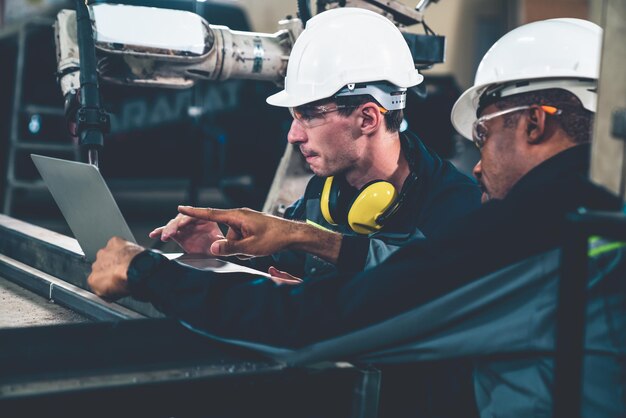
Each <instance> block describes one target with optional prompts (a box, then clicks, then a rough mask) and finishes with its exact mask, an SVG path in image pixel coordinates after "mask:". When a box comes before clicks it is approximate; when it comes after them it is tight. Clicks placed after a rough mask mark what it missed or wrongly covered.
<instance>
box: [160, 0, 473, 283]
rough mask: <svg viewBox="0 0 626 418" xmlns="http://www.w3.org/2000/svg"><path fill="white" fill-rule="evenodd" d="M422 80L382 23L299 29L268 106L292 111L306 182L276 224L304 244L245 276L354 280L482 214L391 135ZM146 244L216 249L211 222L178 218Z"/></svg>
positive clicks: (325, 17)
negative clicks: (288, 223)
mask: <svg viewBox="0 0 626 418" xmlns="http://www.w3.org/2000/svg"><path fill="white" fill-rule="evenodd" d="M422 80H423V77H422V75H421V74H419V73H418V71H417V70H416V69H415V65H414V62H413V58H412V56H411V52H410V50H409V48H408V46H407V44H406V41H405V40H404V38H403V36H402V34H401V33H400V31H399V30H398V28H396V27H395V26H394V25H393V24H392V23H391V22H390V21H389V20H388V19H386V18H385V17H383V16H380V15H378V14H376V13H373V12H371V11H368V10H364V9H358V8H341V9H335V10H330V11H327V12H325V13H321V14H319V15H317V16H315V17H314V18H312V19H311V20H309V21H308V22H307V26H306V29H305V30H304V32H303V33H302V34H301V35H300V37H299V38H298V39H297V41H296V42H295V45H294V47H293V50H292V52H291V54H290V57H289V65H288V68H287V75H286V80H285V88H284V90H282V91H281V92H279V93H277V94H275V95H273V96H271V97H269V98H268V99H267V102H268V103H269V104H271V105H274V106H280V107H284V108H288V109H289V110H290V112H291V114H292V116H293V118H294V120H293V122H292V124H291V129H290V130H289V134H288V137H287V139H288V141H289V143H290V144H293V145H295V146H298V147H299V150H300V151H301V153H302V154H303V156H304V157H305V158H306V162H307V163H308V165H309V166H310V168H311V170H312V171H313V172H314V174H315V176H314V177H313V178H312V179H311V180H310V182H309V184H308V186H307V188H306V192H305V194H304V196H303V197H302V198H301V199H299V200H298V201H297V202H296V203H295V204H294V205H293V206H291V207H290V208H288V210H287V211H286V214H285V218H287V219H291V220H298V221H303V222H306V226H305V225H303V226H304V227H305V228H307V231H306V232H305V233H307V234H308V235H309V236H310V238H311V239H310V244H309V245H308V246H307V247H306V248H303V247H298V243H297V242H295V240H294V242H292V244H293V245H291V246H290V248H288V249H286V250H283V251H281V252H279V253H275V254H272V256H271V257H264V258H257V259H255V260H253V261H251V263H252V264H253V266H254V267H256V268H258V269H262V270H268V269H270V273H271V274H272V275H274V276H280V277H283V278H293V277H292V276H291V275H295V276H304V277H315V276H321V275H324V274H328V273H332V272H335V271H336V270H337V269H340V270H349V271H360V270H363V269H364V268H370V267H373V266H375V265H377V264H379V263H380V262H382V261H383V260H384V259H386V258H387V257H389V255H390V254H392V253H393V252H394V251H396V250H397V249H398V248H400V247H401V246H402V245H404V244H405V243H407V242H409V241H410V240H411V239H413V238H416V237H421V236H430V235H432V234H434V233H436V232H437V231H439V230H441V229H442V228H445V227H446V226H447V225H448V224H450V223H452V222H453V221H454V220H456V219H458V218H459V217H461V216H463V215H465V214H466V213H468V212H470V211H471V210H474V209H476V208H477V207H479V206H480V191H479V188H478V187H477V185H476V183H475V182H473V181H472V180H470V179H469V178H467V177H466V176H464V175H462V174H460V173H459V172H458V171H457V170H456V169H455V168H454V167H453V166H452V165H451V164H450V163H449V162H447V161H443V160H441V159H440V158H439V157H438V156H437V155H436V154H434V153H433V152H431V151H430V150H429V149H427V148H426V147H425V146H424V145H423V144H422V142H421V141H420V140H419V139H418V138H417V137H416V136H415V135H413V134H412V133H411V132H402V133H401V132H400V125H401V122H402V120H403V112H402V109H404V107H405V106H406V93H407V88H409V87H412V86H415V85H417V84H419V83H420V82H422ZM150 236H151V237H152V238H160V239H161V240H164V241H168V240H174V241H176V242H177V243H179V244H180V245H181V246H182V248H183V249H184V250H185V251H186V252H189V253H203V254H208V255H211V245H212V244H213V243H214V242H215V241H216V240H221V239H223V238H224V237H223V236H222V232H221V231H220V230H219V228H218V226H217V224H215V223H214V222H206V221H204V222H202V221H198V220H194V219H191V218H189V217H187V216H184V215H179V216H178V217H176V218H175V219H173V220H172V221H170V222H169V223H168V224H167V225H166V226H164V227H161V228H157V229H156V230H155V231H153V232H152V233H151V234H150ZM286 238H289V237H286ZM220 242H221V241H220ZM216 245H218V244H216ZM294 250H302V251H294ZM303 251H304V252H303ZM277 268H278V269H277ZM279 270H281V271H287V272H288V273H290V274H291V275H289V274H287V273H284V272H281V271H279Z"/></svg>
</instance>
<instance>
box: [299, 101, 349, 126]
mask: <svg viewBox="0 0 626 418" xmlns="http://www.w3.org/2000/svg"><path fill="white" fill-rule="evenodd" d="M356 107H358V106H348V105H336V104H329V105H317V106H312V105H304V106H298V107H290V108H289V113H291V116H292V117H293V118H294V119H295V120H297V121H298V122H300V123H301V124H302V126H304V127H305V128H314V127H316V126H320V125H323V124H325V123H326V122H327V119H326V114H327V113H331V112H337V111H338V110H340V109H348V108H356Z"/></svg>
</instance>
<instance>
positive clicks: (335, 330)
mask: <svg viewBox="0 0 626 418" xmlns="http://www.w3.org/2000/svg"><path fill="white" fill-rule="evenodd" d="M589 150H590V147H589V146H588V145H581V146H576V147H574V148H570V149H568V150H566V151H564V152H562V153H560V154H558V155H556V156H555V157H553V158H551V159H549V160H547V161H545V162H544V163H542V164H540V165H539V166H537V167H535V168H534V169H533V170H531V171H530V172H529V173H528V174H527V175H526V176H524V177H523V178H522V179H521V180H520V181H519V182H518V183H517V184H516V185H515V186H514V187H513V188H512V190H511V191H510V192H509V194H508V195H507V197H506V198H505V199H503V200H499V201H497V200H496V201H491V202H489V203H487V204H485V205H484V206H483V207H481V208H479V209H478V210H476V211H474V212H472V213H470V214H469V215H468V216H466V217H464V218H463V219H462V220H461V221H460V222H459V223H457V224H456V225H454V226H451V227H450V228H448V230H447V232H444V233H443V234H441V235H438V236H437V237H435V238H434V239H428V240H424V239H422V240H416V241H415V242H413V243H411V244H409V245H407V246H405V247H403V248H402V249H400V250H399V251H397V252H396V253H395V254H394V255H393V256H391V257H390V258H389V259H388V260H387V261H386V262H384V263H383V264H381V265H379V266H378V267H376V268H373V269H370V270H366V271H363V272H360V273H358V274H348V273H339V274H333V275H328V276H323V277H318V278H314V279H310V280H307V281H305V282H304V283H303V284H300V285H297V286H277V285H275V284H274V283H273V282H271V281H269V280H267V279H264V278H259V277H254V276H253V275H248V274H241V273H232V274H215V273H212V272H205V271H200V270H195V269H193V268H189V267H185V266H182V265H180V264H178V263H176V262H174V261H163V262H162V263H161V264H160V265H159V266H158V268H157V271H156V272H155V274H154V275H153V276H151V277H149V278H148V279H146V280H142V281H139V282H137V283H129V285H130V288H131V292H132V293H133V295H134V296H136V297H138V298H140V299H143V300H149V301H151V302H152V303H153V304H154V305H155V306H156V307H157V308H158V309H160V310H161V311H162V312H164V313H166V314H167V315H171V316H173V317H176V318H179V319H182V320H184V321H186V322H188V323H189V324H191V325H192V326H194V327H196V328H199V329H202V330H205V331H207V332H208V333H211V334H214V335H218V336H221V337H223V338H232V339H238V340H246V341H252V342H260V343H265V344H270V345H275V346H283V347H291V348H298V347H302V346H304V345H307V344H310V343H312V342H316V341H320V340H323V339H327V338H331V337H334V336H338V335H342V334H345V333H348V332H351V331H354V330H357V329H360V328H363V327H366V326H370V325H372V324H375V323H378V322H381V321H383V320H385V319H388V318H391V317H393V316H396V315H398V314H400V313H402V312H405V311H407V310H409V309H411V308H414V307H416V306H419V305H420V304H423V303H425V302H427V301H430V300H432V299H434V298H437V297H438V296H441V295H443V294H445V293H447V292H450V291H451V290H453V289H455V288H458V287H460V286H462V285H464V284H467V283H469V282H471V281H473V280H476V279H478V278H480V277H482V276H484V275H486V274H488V273H491V272H494V271H496V270H499V269H501V268H503V267H505V266H507V265H509V264H511V263H514V262H517V261H520V260H523V259H526V258H528V257H529V256H531V255H534V254H539V253H542V252H544V251H547V250H549V249H552V248H556V247H558V246H560V244H561V240H562V237H563V232H564V215H565V214H566V213H567V212H569V211H573V210H576V209H578V208H580V207H586V208H589V209H595V210H619V209H621V201H620V199H618V198H616V197H615V196H613V195H611V194H610V193H608V192H606V191H605V190H603V189H601V188H599V187H597V186H595V185H593V184H592V183H591V182H590V181H589V180H588V179H587V172H588V167H589V154H590V152H589Z"/></svg>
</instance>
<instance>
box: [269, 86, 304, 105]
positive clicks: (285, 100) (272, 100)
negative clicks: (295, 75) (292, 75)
mask: <svg viewBox="0 0 626 418" xmlns="http://www.w3.org/2000/svg"><path fill="white" fill-rule="evenodd" d="M265 101H266V102H267V104H270V105H272V106H278V107H298V106H302V105H304V104H306V103H308V102H307V98H305V99H304V100H303V99H302V98H300V99H297V98H295V97H293V96H291V95H289V93H287V92H286V91H285V90H282V91H279V92H278V93H276V94H272V95H271V96H269V97H268V98H267V99H265Z"/></svg>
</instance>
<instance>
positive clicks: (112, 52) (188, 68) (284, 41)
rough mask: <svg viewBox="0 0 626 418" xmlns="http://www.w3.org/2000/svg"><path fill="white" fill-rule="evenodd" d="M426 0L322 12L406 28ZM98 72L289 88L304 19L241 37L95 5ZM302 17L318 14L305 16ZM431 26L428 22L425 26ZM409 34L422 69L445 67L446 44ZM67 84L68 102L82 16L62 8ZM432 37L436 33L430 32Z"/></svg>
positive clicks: (173, 17) (187, 18)
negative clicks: (363, 12) (360, 11)
mask: <svg viewBox="0 0 626 418" xmlns="http://www.w3.org/2000/svg"><path fill="white" fill-rule="evenodd" d="M425 3H426V4H427V3H429V1H426V0H422V1H420V2H419V4H418V6H417V8H416V9H411V8H409V7H407V6H405V5H404V4H402V3H400V2H398V1H394V0H384V1H383V0H339V1H337V0H318V2H317V9H318V10H317V11H318V13H319V12H321V11H323V10H325V9H327V8H333V7H343V6H352V7H363V8H368V9H370V10H373V11H376V12H377V13H380V14H382V15H384V16H386V17H388V18H389V19H390V20H392V21H393V22H395V23H396V24H397V25H398V26H399V27H400V28H401V30H402V29H404V27H405V26H409V25H413V24H417V23H422V24H424V21H423V14H422V10H423V8H424V7H425V6H426V4H425ZM88 9H89V13H90V15H91V20H92V27H93V32H94V42H95V48H96V57H97V60H98V73H99V76H100V78H101V79H102V80H105V81H109V82H112V83H117V84H126V85H143V86H155V87H170V88H187V87H191V86H192V85H193V84H194V81H195V80H198V79H204V80H226V79H229V78H239V79H252V80H266V81H267V80H269V81H274V82H276V83H277V84H281V83H282V82H283V79H284V76H285V72H286V69H287V61H288V59H289V54H290V52H291V47H292V46H293V43H294V42H295V40H296V38H297V37H298V36H299V35H300V33H301V32H302V28H303V23H302V21H301V20H300V19H297V18H293V19H286V20H282V21H280V22H279V30H278V32H276V33H274V34H266V33H255V32H241V31H234V30H230V29H229V28H227V27H225V26H218V25H210V24H209V23H207V22H206V20H204V19H203V18H202V17H200V16H198V15H196V14H193V13H191V12H185V11H180V10H169V9H157V8H152V7H142V6H128V5H112V4H97V5H93V6H89V7H88ZM300 13H301V15H307V14H308V15H310V13H308V10H307V11H306V12H304V11H302V10H301V11H300ZM424 25H425V24H424ZM424 27H425V29H426V32H427V33H426V35H416V34H411V33H407V32H405V38H406V39H407V42H408V43H409V46H410V47H411V49H412V52H413V55H414V58H415V62H416V64H417V65H423V64H425V65H432V64H433V63H436V62H443V59H444V38H443V37H442V36H436V35H434V33H432V31H430V29H429V28H428V27H427V26H424ZM55 32H56V42H57V63H58V74H59V82H60V85H61V90H62V91H63V95H64V96H66V95H67V94H68V93H70V92H71V91H73V90H76V89H78V88H79V62H80V58H79V53H78V48H77V36H76V14H75V12H74V11H73V10H62V11H61V12H59V14H58V15H57V19H56V23H55ZM429 32H430V33H429Z"/></svg>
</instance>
